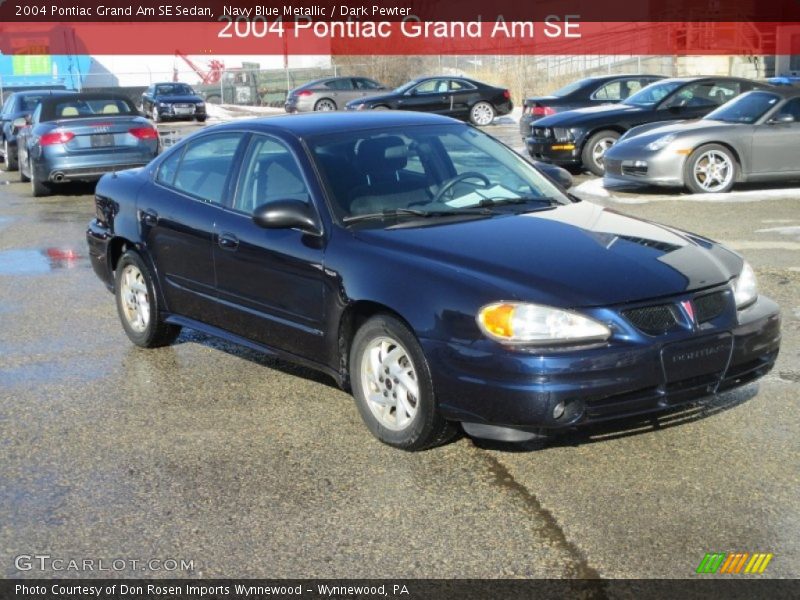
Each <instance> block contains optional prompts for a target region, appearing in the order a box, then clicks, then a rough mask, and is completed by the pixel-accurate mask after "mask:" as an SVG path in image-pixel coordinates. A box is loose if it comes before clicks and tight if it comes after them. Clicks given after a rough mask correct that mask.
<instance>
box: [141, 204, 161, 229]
mask: <svg viewBox="0 0 800 600" xmlns="http://www.w3.org/2000/svg"><path fill="white" fill-rule="evenodd" d="M139 220H140V221H141V222H142V224H144V225H148V226H149V227H155V226H156V225H158V213H157V212H156V211H154V210H152V209H149V208H148V209H145V210H141V211H139Z"/></svg>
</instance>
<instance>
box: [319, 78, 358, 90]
mask: <svg viewBox="0 0 800 600" xmlns="http://www.w3.org/2000/svg"><path fill="white" fill-rule="evenodd" d="M325 87H327V88H330V89H332V90H340V91H344V90H351V89H353V83H352V82H351V81H350V80H349V79H331V80H330V81H328V82H326V83H325Z"/></svg>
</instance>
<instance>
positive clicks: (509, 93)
mask: <svg viewBox="0 0 800 600" xmlns="http://www.w3.org/2000/svg"><path fill="white" fill-rule="evenodd" d="M503 98H505V99H506V100H511V92H509V91H508V90H503Z"/></svg>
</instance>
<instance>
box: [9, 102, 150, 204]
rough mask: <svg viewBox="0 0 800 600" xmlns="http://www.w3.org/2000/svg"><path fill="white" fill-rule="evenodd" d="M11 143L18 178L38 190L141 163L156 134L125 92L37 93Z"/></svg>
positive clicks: (147, 156) (147, 158)
mask: <svg viewBox="0 0 800 600" xmlns="http://www.w3.org/2000/svg"><path fill="white" fill-rule="evenodd" d="M17 146H18V150H19V177H20V180H21V181H30V183H31V189H32V190H33V195H34V196H44V195H47V194H49V193H51V192H52V189H53V185H55V184H59V183H62V182H66V181H73V180H79V181H95V180H97V179H99V178H100V176H101V175H103V174H104V173H107V172H109V171H119V170H122V169H130V168H134V167H141V166H144V165H146V164H147V163H148V162H150V161H151V160H152V159H153V158H154V157H155V156H156V154H158V148H159V138H158V131H156V129H155V127H153V125H152V124H151V123H150V122H149V121H148V120H147V119H145V118H144V117H142V116H141V115H140V113H139V111H138V110H136V107H134V106H133V103H132V102H131V101H130V100H129V99H128V98H127V97H126V96H122V95H119V94H103V93H85V94H70V95H52V96H47V97H45V98H42V100H41V102H40V103H39V105H38V106H37V107H36V109H35V110H34V112H33V116H32V117H31V123H30V125H27V126H25V127H23V128H22V129H20V130H19V133H18V134H17Z"/></svg>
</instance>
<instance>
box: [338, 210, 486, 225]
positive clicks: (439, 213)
mask: <svg viewBox="0 0 800 600" xmlns="http://www.w3.org/2000/svg"><path fill="white" fill-rule="evenodd" d="M489 214H491V212H489V211H487V210H485V209H483V208H482V207H476V208H473V209H471V210H417V209H414V208H387V209H385V210H382V211H380V212H373V213H364V214H363V215H350V216H347V217H344V218H343V219H342V222H343V223H345V224H347V225H349V224H350V223H358V222H359V221H374V220H379V219H396V218H398V217H420V218H428V217H450V216H476V215H477V216H480V215H489Z"/></svg>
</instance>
